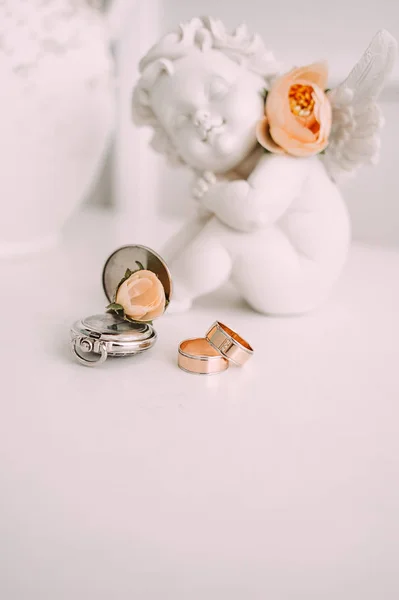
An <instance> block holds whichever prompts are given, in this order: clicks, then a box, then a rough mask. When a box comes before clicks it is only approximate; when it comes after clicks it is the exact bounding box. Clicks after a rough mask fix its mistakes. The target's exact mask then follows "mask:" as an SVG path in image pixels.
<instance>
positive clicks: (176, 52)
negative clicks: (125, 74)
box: [133, 17, 280, 163]
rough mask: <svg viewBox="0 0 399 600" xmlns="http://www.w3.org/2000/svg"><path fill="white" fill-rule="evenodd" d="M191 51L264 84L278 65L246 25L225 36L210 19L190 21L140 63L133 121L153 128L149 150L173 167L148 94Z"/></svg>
mask: <svg viewBox="0 0 399 600" xmlns="http://www.w3.org/2000/svg"><path fill="white" fill-rule="evenodd" d="M193 48H198V49H199V50H202V51H205V50H209V49H211V48H214V49H215V50H220V51H221V52H223V54H225V55H226V56H228V57H229V58H231V59H232V60H234V61H236V62H238V63H239V64H242V65H244V66H245V67H246V68H247V69H248V70H250V71H253V72H254V73H257V74H258V75H260V76H261V77H263V78H264V80H265V87H268V80H269V79H270V78H272V77H273V76H275V75H276V74H277V72H278V70H279V66H280V65H279V64H278V63H277V62H276V60H275V59H274V56H273V54H272V53H271V52H269V51H268V50H266V48H265V46H264V44H263V41H262V39H261V37H260V36H259V35H257V34H254V35H250V34H249V33H248V31H247V27H246V25H240V26H239V27H237V28H236V29H235V30H234V31H233V32H232V33H228V32H226V29H225V27H224V25H223V23H222V22H221V21H218V20H215V19H212V18H210V17H200V18H195V19H191V20H190V21H188V22H187V23H182V24H181V25H179V26H178V28H177V29H176V30H175V31H172V32H171V33H168V34H167V35H165V36H164V37H163V38H161V40H160V41H159V42H158V43H157V44H155V45H154V46H153V47H152V48H151V49H150V51H149V52H148V53H147V54H146V55H145V56H144V57H143V58H142V59H141V61H140V65H139V70H140V73H141V77H140V79H139V80H138V82H137V84H136V86H135V88H134V90H133V119H134V122H135V123H136V124H137V125H148V126H150V127H153V129H154V135H153V138H152V141H151V146H152V147H153V148H154V150H156V151H157V152H161V153H163V154H165V155H166V156H167V158H168V159H169V160H170V161H171V162H174V163H181V162H182V160H181V158H180V157H179V156H178V155H177V153H176V151H175V149H174V147H173V144H172V143H171V141H170V139H169V137H168V135H167V133H166V132H165V130H164V129H163V127H162V125H161V124H160V123H159V121H158V119H157V117H156V115H155V114H154V112H153V110H152V108H151V105H150V99H149V93H150V91H151V88H152V86H153V85H154V84H155V82H156V80H157V78H158V76H159V75H160V74H161V73H162V72H164V73H165V72H166V73H169V74H171V73H173V61H174V60H177V59H179V58H182V57H184V56H186V55H187V54H188V53H189V52H190V51H191V50H192V49H193Z"/></svg>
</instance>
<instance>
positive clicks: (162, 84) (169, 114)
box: [150, 50, 265, 173]
mask: <svg viewBox="0 0 399 600" xmlns="http://www.w3.org/2000/svg"><path fill="white" fill-rule="evenodd" d="M173 65H174V69H175V70H174V73H173V74H171V75H168V74H166V73H165V74H162V75H161V76H160V77H159V79H158V81H157V82H156V84H155V86H154V87H153V89H152V92H151V97H150V101H151V106H152V109H153V111H154V113H155V114H156V116H157V118H158V119H159V121H160V123H161V124H162V126H163V127H164V129H165V130H166V132H167V133H168V135H169V138H170V140H171V141H172V143H173V144H174V146H175V149H176V150H177V152H178V154H179V156H180V157H181V158H182V159H183V160H184V162H186V163H187V164H188V165H190V166H191V167H193V168H195V169H199V170H209V171H214V172H216V173H223V172H226V171H229V170H230V169H233V168H234V167H235V166H237V165H238V164H239V163H241V162H242V161H243V160H244V159H245V158H246V157H247V156H248V154H249V153H250V152H251V150H253V148H254V147H255V146H256V143H257V142H256V136H255V130H256V124H257V122H258V121H259V120H260V119H261V118H262V117H263V116H264V99H263V97H262V94H261V91H262V88H263V87H264V85H265V83H264V80H263V79H262V78H261V77H260V76H258V75H256V74H254V73H252V72H250V71H248V70H247V69H245V67H242V66H240V65H238V64H237V63H235V62H234V61H233V60H231V59H229V58H228V57H226V56H224V55H223V54H222V53H221V52H218V51H215V50H211V51H207V52H204V53H202V52H200V51H193V53H192V54H190V55H189V56H186V57H185V58H182V59H179V60H177V61H175V62H174V63H173Z"/></svg>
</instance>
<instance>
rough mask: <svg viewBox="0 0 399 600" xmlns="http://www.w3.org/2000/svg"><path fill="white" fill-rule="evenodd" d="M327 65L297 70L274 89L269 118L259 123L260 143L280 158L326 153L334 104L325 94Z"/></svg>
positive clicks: (269, 97)
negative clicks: (288, 155) (287, 155)
mask: <svg viewBox="0 0 399 600" xmlns="http://www.w3.org/2000/svg"><path fill="white" fill-rule="evenodd" d="M327 76H328V71H327V65H326V64H325V63H315V64H313V65H309V66H308V67H300V68H298V69H293V70H292V71H290V72H289V73H287V74H286V75H284V76H283V77H280V78H279V79H277V80H276V81H275V83H274V84H273V85H272V88H271V90H270V92H269V93H268V95H267V98H266V106H265V118H264V119H263V120H262V121H260V122H259V123H258V126H257V130H256V137H257V139H258V142H259V143H260V144H261V146H263V147H264V148H266V150H270V152H274V153H277V154H291V155H292V156H311V155H312V154H317V153H318V152H321V151H322V150H324V148H325V147H326V146H327V144H328V136H329V135H330V131H331V104H330V101H329V99H328V98H327V96H326V94H325V93H324V90H325V88H326V86H327Z"/></svg>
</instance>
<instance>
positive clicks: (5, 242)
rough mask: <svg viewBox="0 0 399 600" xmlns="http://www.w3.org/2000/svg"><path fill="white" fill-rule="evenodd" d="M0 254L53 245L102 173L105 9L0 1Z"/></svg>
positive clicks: (108, 127) (108, 67) (108, 85)
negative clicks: (101, 10) (103, 11)
mask: <svg viewBox="0 0 399 600" xmlns="http://www.w3.org/2000/svg"><path fill="white" fill-rule="evenodd" d="M0 23H1V29H2V31H1V34H2V36H1V37H2V39H1V45H0V86H1V94H0V132H1V134H0V193H1V203H0V256H9V255H15V254H24V253H27V252H32V251H37V250H41V249H43V248H46V247H49V246H51V245H53V244H54V243H55V242H56V241H57V239H58V237H59V235H60V232H61V229H62V226H63V224H64V223H65V221H66V220H67V219H68V217H69V216H70V215H71V214H72V212H73V211H74V209H75V208H76V207H77V206H78V205H79V204H80V203H82V202H83V200H84V199H85V198H86V197H87V195H88V192H89V191H90V187H91V186H92V185H93V183H94V182H95V180H96V177H97V176H98V175H99V173H100V171H101V167H102V165H103V162H104V158H105V156H106V151H107V146H108V141H109V138H110V133H111V131H112V128H113V122H114V90H113V75H112V59H111V56H110V53H109V40H108V33H107V27H106V21H105V17H104V15H103V14H102V13H101V12H100V10H98V9H96V8H94V6H91V5H90V3H89V1H88V0H51V1H50V2H48V1H44V0H29V2H26V1H24V0H5V1H4V2H2V3H0Z"/></svg>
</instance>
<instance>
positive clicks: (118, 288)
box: [102, 245, 172, 321]
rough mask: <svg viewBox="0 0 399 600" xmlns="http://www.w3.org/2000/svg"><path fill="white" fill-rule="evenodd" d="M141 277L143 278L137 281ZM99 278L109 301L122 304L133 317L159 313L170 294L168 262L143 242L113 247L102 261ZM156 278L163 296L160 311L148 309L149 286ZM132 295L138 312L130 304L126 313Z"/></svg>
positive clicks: (153, 283) (150, 303)
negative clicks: (145, 308)
mask: <svg viewBox="0 0 399 600" xmlns="http://www.w3.org/2000/svg"><path fill="white" fill-rule="evenodd" d="M154 276H155V277H154ZM140 279H141V280H142V281H139V280H140ZM102 281H103V288H104V292H105V295H106V297H107V298H108V301H109V302H111V303H114V304H116V305H118V304H121V305H123V307H124V309H125V314H127V315H128V316H130V318H131V319H132V320H135V321H136V320H137V321H146V320H152V319H153V318H157V317H158V316H160V315H161V314H162V313H163V312H164V310H165V309H166V307H167V305H168V304H169V302H170V299H171V295H172V278H171V275H170V272H169V269H168V266H167V265H166V263H165V261H164V260H163V259H162V258H161V257H160V256H159V254H157V253H156V252H154V250H151V249H150V248H147V247H146V246H140V245H134V246H123V247H122V248H119V249H118V250H115V252H113V253H112V254H111V256H109V258H108V259H107V261H106V263H105V265H104V269H103V275H102ZM159 282H160V283H161V284H162V288H163V292H164V297H165V302H164V308H163V310H161V311H159V310H158V311H156V310H155V311H154V310H151V306H153V307H154V302H153V301H152V297H151V294H152V293H153V294H155V292H152V291H151V288H156V287H157V286H158V287H159ZM155 295H156V294H155ZM132 299H134V300H133V301H132V302H133V304H135V306H136V312H137V314H135V309H134V307H133V309H132V311H131V314H130V315H129V310H128V309H129V306H128V305H129V302H130V301H131V300H132ZM146 302H147V303H148V315H149V318H147V315H146V314H145V313H143V306H142V305H145V304H146ZM140 303H141V304H140ZM140 311H141V312H140ZM141 313H143V314H141Z"/></svg>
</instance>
